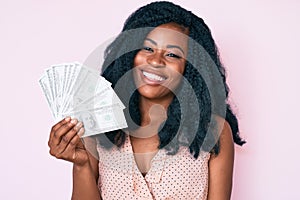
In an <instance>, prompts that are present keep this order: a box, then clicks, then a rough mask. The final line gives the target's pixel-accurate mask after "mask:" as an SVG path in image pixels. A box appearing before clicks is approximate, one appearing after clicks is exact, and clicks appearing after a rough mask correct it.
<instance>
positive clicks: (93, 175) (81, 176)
mask: <svg viewBox="0 0 300 200" xmlns="http://www.w3.org/2000/svg"><path fill="white" fill-rule="evenodd" d="M83 133H84V128H83V124H82V123H81V122H78V121H77V120H76V119H72V120H71V118H70V117H67V118H65V119H63V120H61V121H60V122H58V123H57V124H56V125H54V126H53V127H52V129H51V133H50V138H49V141H48V145H49V147H50V154H51V155H52V156H54V157H56V158H58V159H63V160H66V161H69V162H72V163H73V193H72V199H73V200H77V199H80V200H81V199H90V200H98V199H101V198H100V192H99V189H98V187H97V179H98V161H97V159H96V158H94V157H93V156H92V155H91V154H90V152H93V155H95V152H94V151H92V150H91V149H94V150H95V149H96V148H95V141H93V140H89V139H90V138H89V139H85V142H91V143H88V144H86V145H83V143H82V140H81V139H80V135H83ZM93 142H94V143H93ZM87 147H88V148H89V149H88V150H87V149H86V148H87ZM90 148H91V149H90Z"/></svg>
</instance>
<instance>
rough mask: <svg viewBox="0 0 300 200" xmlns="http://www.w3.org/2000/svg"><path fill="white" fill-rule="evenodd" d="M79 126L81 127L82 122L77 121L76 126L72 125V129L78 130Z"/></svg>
mask: <svg viewBox="0 0 300 200" xmlns="http://www.w3.org/2000/svg"><path fill="white" fill-rule="evenodd" d="M81 127H82V122H78V123H77V124H76V126H75V127H74V129H75V130H76V131H78V130H79V129H80V128H81Z"/></svg>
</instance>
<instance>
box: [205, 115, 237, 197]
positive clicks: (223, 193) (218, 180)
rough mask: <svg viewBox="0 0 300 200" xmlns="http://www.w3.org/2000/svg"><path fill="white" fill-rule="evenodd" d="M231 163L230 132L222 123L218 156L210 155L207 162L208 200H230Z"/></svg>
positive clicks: (231, 142)
mask: <svg viewBox="0 0 300 200" xmlns="http://www.w3.org/2000/svg"><path fill="white" fill-rule="evenodd" d="M223 121H224V120H223ZM233 163H234V143H233V138H232V132H231V128H230V126H229V124H228V122H226V121H224V127H223V130H222V132H221V135H220V152H219V154H218V155H212V156H211V158H210V160H209V186H208V188H209V189H208V200H230V196H231V189H232V174H233Z"/></svg>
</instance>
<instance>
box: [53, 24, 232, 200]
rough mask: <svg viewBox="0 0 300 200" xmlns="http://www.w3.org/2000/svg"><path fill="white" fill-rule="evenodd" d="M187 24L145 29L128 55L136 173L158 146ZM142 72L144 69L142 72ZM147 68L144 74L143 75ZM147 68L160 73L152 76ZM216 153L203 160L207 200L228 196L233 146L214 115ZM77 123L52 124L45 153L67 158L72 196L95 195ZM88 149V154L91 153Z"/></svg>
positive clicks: (91, 160) (93, 161)
mask: <svg viewBox="0 0 300 200" xmlns="http://www.w3.org/2000/svg"><path fill="white" fill-rule="evenodd" d="M187 39H188V29H185V28H183V27H182V26H179V25H177V24H175V23H168V24H163V25H161V26H159V27H157V28H155V29H154V30H153V31H152V32H150V33H149V35H148V36H147V38H146V40H145V42H144V48H143V49H142V50H140V51H139V52H138V53H137V55H136V57H135V59H134V68H133V73H134V74H133V75H134V80H135V84H136V86H137V88H138V91H139V93H140V94H141V96H140V105H139V106H140V111H141V117H142V118H141V128H140V129H139V130H137V131H136V132H134V133H131V136H130V140H131V144H132V147H133V151H134V153H135V160H136V163H137V166H138V167H139V169H140V171H141V173H144V174H145V173H146V172H147V171H148V170H149V168H150V161H151V159H152V158H153V157H154V155H155V154H156V152H157V151H158V144H159V137H158V134H157V133H158V127H159V125H160V124H161V123H162V122H163V121H164V120H166V110H167V108H168V106H169V105H170V103H171V102H172V100H173V97H174V94H173V93H172V92H171V91H172V90H174V89H175V88H176V87H177V86H178V84H179V83H180V80H181V76H182V74H183V72H184V69H185V62H186V60H185V58H186V56H187V44H188V42H187V41H188V40H187ZM144 72H146V74H145V73H144ZM147 73H148V74H147ZM149 73H151V74H155V75H157V76H159V77H161V78H158V79H153V77H152V78H151V76H150V77H149ZM218 120H219V121H220V127H221V129H220V130H221V134H220V153H219V155H218V156H215V155H212V156H211V158H210V160H209V192H208V199H209V200H219V199H220V200H221V199H222V200H226V199H230V195H231V188H232V171H233V160H234V148H233V139H232V133H231V129H230V126H229V124H228V123H227V122H226V121H224V119H221V118H219V119H218ZM83 133H84V128H83V127H82V123H80V122H78V121H77V120H76V119H73V120H71V119H70V118H65V119H63V120H62V121H60V122H58V123H57V124H56V125H54V126H53V127H52V130H51V133H50V138H49V147H50V154H51V155H52V156H54V157H56V158H58V159H63V160H67V161H69V162H72V163H73V193H72V199H73V200H75V199H101V195H100V193H99V189H98V186H97V180H98V177H99V174H98V160H97V158H95V157H94V156H93V155H96V154H97V151H96V149H95V148H93V147H95V141H93V140H91V139H88V138H87V139H85V141H84V143H89V144H88V145H85V146H89V147H91V149H89V150H86V149H85V146H84V145H83V143H82V140H80V137H79V136H80V135H82V134H83ZM92 154H93V155H92Z"/></svg>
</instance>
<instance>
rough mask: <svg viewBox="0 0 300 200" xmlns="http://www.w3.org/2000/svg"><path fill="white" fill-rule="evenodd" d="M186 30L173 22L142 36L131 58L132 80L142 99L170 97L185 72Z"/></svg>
mask: <svg viewBox="0 0 300 200" xmlns="http://www.w3.org/2000/svg"><path fill="white" fill-rule="evenodd" d="M187 34H188V29H187V28H184V27H182V26H179V25H178V24H175V23H168V24H163V25H160V26H158V27H156V28H155V29H153V30H152V31H151V32H150V33H149V34H148V35H147V37H146V39H145V41H144V45H143V48H142V49H141V50H140V51H139V52H138V53H137V54H136V56H135V58H134V70H133V73H134V80H135V84H136V87H137V88H138V91H139V93H140V94H141V96H142V97H146V98H148V99H159V100H162V99H164V98H171V97H173V93H172V92H171V91H174V90H175V89H176V87H177V86H178V85H179V83H180V81H181V77H182V74H183V72H184V69H185V59H186V56H187V49H188V35H187Z"/></svg>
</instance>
